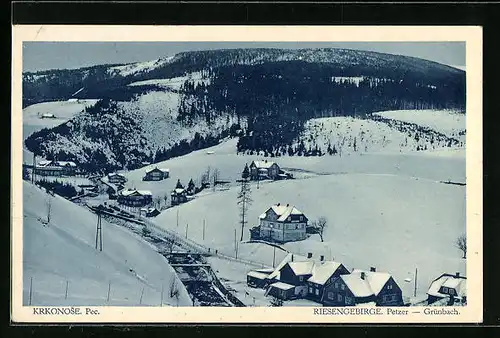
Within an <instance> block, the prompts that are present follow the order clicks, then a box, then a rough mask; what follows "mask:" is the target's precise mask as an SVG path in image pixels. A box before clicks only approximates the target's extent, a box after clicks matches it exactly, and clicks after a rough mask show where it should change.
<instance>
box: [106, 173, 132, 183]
mask: <svg viewBox="0 0 500 338" xmlns="http://www.w3.org/2000/svg"><path fill="white" fill-rule="evenodd" d="M108 182H109V183H113V184H117V183H125V182H127V178H126V177H125V176H124V175H122V174H119V173H110V174H108Z"/></svg>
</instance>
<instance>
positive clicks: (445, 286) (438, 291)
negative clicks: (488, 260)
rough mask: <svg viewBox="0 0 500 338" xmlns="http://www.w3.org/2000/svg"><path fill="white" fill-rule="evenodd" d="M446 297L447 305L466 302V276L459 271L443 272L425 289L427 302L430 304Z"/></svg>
mask: <svg viewBox="0 0 500 338" xmlns="http://www.w3.org/2000/svg"><path fill="white" fill-rule="evenodd" d="M443 299H447V305H454V304H456V303H462V304H464V303H466V302H467V278H466V277H465V276H461V275H460V273H459V272H457V273H455V274H454V275H453V274H448V273H444V274H442V275H441V276H439V277H438V278H436V279H435V280H433V281H432V283H431V285H430V287H429V290H428V291H427V303H428V304H432V303H435V302H438V301H440V300H443Z"/></svg>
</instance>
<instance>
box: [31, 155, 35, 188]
mask: <svg viewBox="0 0 500 338" xmlns="http://www.w3.org/2000/svg"><path fill="white" fill-rule="evenodd" d="M35 167H36V156H35V153H33V167H32V168H31V183H35Z"/></svg>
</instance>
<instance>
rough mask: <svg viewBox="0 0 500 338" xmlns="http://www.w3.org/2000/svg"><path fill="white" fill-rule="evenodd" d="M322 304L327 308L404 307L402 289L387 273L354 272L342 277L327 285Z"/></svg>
mask: <svg viewBox="0 0 500 338" xmlns="http://www.w3.org/2000/svg"><path fill="white" fill-rule="evenodd" d="M322 303H323V305H325V306H356V305H358V304H367V303H374V304H375V305H376V306H403V295H402V291H401V288H400V287H399V286H398V284H397V283H396V281H395V280H394V278H392V276H391V275H390V274H388V273H385V272H376V270H375V269H374V268H371V269H370V271H364V270H353V271H352V272H351V273H350V274H345V275H340V276H339V277H337V278H334V279H333V280H332V281H331V282H330V283H329V284H327V285H326V287H325V289H324V293H323V298H322Z"/></svg>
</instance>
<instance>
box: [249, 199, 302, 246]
mask: <svg viewBox="0 0 500 338" xmlns="http://www.w3.org/2000/svg"><path fill="white" fill-rule="evenodd" d="M259 221H260V222H259V235H260V238H262V239H268V240H273V241H276V242H282V243H284V242H290V241H300V240H303V239H306V238H307V234H306V227H307V222H308V219H307V217H306V216H305V215H304V213H303V212H302V211H300V210H298V209H297V208H296V207H295V206H293V205H289V204H286V205H281V204H280V203H278V204H275V205H273V206H271V207H270V208H269V209H267V210H266V211H265V212H264V213H263V214H261V215H260V216H259Z"/></svg>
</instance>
